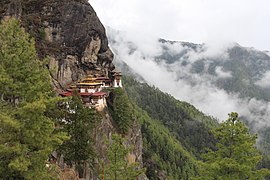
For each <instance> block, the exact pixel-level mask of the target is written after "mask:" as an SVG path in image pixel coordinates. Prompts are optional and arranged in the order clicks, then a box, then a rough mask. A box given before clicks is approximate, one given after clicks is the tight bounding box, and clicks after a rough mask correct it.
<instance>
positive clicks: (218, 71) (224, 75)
mask: <svg viewBox="0 0 270 180" xmlns="http://www.w3.org/2000/svg"><path fill="white" fill-rule="evenodd" d="M215 72H216V74H217V76H218V77H219V78H230V77H232V74H231V72H226V71H224V70H223V68H222V67H220V66H217V67H216V70H215Z"/></svg>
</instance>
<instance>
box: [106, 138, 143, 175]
mask: <svg viewBox="0 0 270 180" xmlns="http://www.w3.org/2000/svg"><path fill="white" fill-rule="evenodd" d="M124 141H125V139H124V138H122V137H121V136H120V135H118V134H113V135H112V142H111V143H110V144H109V147H108V150H107V152H106V153H107V157H108V160H109V162H108V163H107V164H105V166H104V167H103V168H104V170H103V173H102V174H101V176H102V177H104V178H105V179H111V180H118V179H123V180H133V179H135V178H137V177H138V176H139V175H141V174H142V173H143V172H144V169H141V168H140V167H139V164H138V163H136V162H128V160H127V156H128V153H129V152H130V150H131V149H129V148H127V147H125V145H124V144H123V143H124Z"/></svg>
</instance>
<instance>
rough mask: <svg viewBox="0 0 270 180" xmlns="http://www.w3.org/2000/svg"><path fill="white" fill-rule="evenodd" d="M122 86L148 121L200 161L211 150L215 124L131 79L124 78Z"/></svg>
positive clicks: (186, 104)
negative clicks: (166, 131)
mask: <svg viewBox="0 0 270 180" xmlns="http://www.w3.org/2000/svg"><path fill="white" fill-rule="evenodd" d="M123 82H124V83H125V84H124V85H125V87H126V91H127V93H128V95H129V97H130V98H131V99H132V100H133V101H134V102H135V103H136V104H138V106H139V107H141V108H142V109H144V110H145V111H147V113H148V115H149V116H150V117H151V118H153V119H157V120H159V121H161V122H162V124H163V125H165V126H166V127H167V128H168V129H169V130H170V131H171V132H172V134H173V135H175V137H176V138H177V140H178V141H179V142H181V144H182V145H183V146H184V147H185V148H186V149H187V150H188V151H191V152H192V153H193V154H194V155H196V156H197V157H200V154H201V153H203V152H204V149H205V148H206V147H208V148H214V144H215V141H214V137H213V135H212V133H211V132H210V131H209V130H210V129H211V128H213V127H216V126H217V124H218V123H217V121H216V120H215V119H214V118H211V117H209V116H206V115H204V114H203V113H202V112H200V111H198V110H197V109H196V108H195V107H194V106H192V105H190V104H189V103H186V102H182V101H178V100H176V99H175V98H173V97H172V96H170V95H169V94H165V93H163V92H161V91H160V90H159V89H157V88H154V87H151V86H149V85H147V84H146V83H139V82H137V81H136V80H134V79H132V77H124V80H123ZM198 142H200V143H198Z"/></svg>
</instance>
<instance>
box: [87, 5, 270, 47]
mask: <svg viewBox="0 0 270 180" xmlns="http://www.w3.org/2000/svg"><path fill="white" fill-rule="evenodd" d="M89 2H90V4H91V5H92V6H93V7H94V9H95V11H96V12H97V14H98V16H99V18H100V19H101V21H102V23H103V24H104V25H106V26H110V27H112V28H114V29H117V30H122V31H130V32H134V33H143V34H149V35H153V36H156V37H161V38H165V39H169V40H179V41H189V42H194V43H215V44H216V43H223V42H225V43H228V42H238V43H239V44H241V45H242V46H249V47H255V48H256V49H259V50H270V34H269V33H270V23H269V19H268V18H269V17H270V10H269V8H270V1H269V0H89Z"/></svg>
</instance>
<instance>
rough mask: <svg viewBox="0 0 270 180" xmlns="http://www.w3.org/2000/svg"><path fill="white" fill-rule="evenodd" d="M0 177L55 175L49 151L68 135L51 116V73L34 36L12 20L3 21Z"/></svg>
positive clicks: (0, 35) (0, 40) (0, 28)
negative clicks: (38, 51) (45, 64)
mask: <svg viewBox="0 0 270 180" xmlns="http://www.w3.org/2000/svg"><path fill="white" fill-rule="evenodd" d="M0 86H1V88H0V95H1V99H0V105H1V112H0V179H36V178H37V177H38V178H39V179H49V178H54V177H52V175H51V172H50V170H51V169H50V168H47V167H46V163H48V162H47V160H48V156H49V154H50V153H51V152H52V151H53V150H54V149H56V148H57V147H58V146H59V145H60V144H62V143H63V141H64V140H66V139H67V136H66V134H65V133H63V132H56V131H55V125H54V121H53V119H52V118H50V117H48V116H46V113H47V111H48V107H49V103H50V102H54V101H51V99H52V97H51V95H52V88H51V87H50V79H49V74H48V72H47V71H46V69H44V67H43V65H42V63H40V62H39V61H38V60H37V57H36V51H35V45H34V40H33V39H31V38H30V37H29V35H28V34H27V33H26V32H25V31H24V30H23V29H22V28H21V27H20V23H19V21H18V20H16V19H14V18H11V19H9V20H8V21H3V22H2V24H1V25H0Z"/></svg>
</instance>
